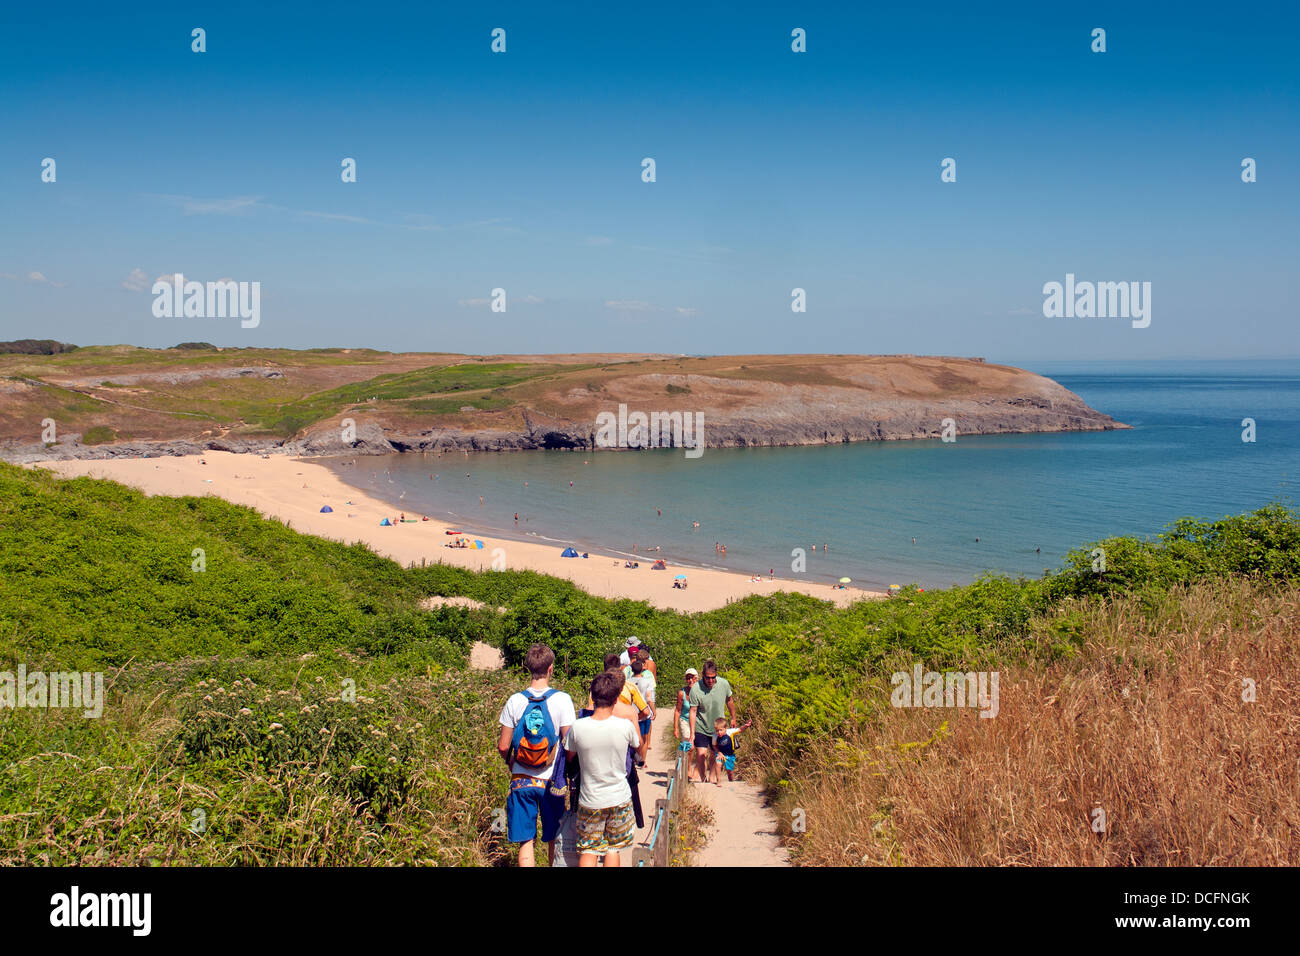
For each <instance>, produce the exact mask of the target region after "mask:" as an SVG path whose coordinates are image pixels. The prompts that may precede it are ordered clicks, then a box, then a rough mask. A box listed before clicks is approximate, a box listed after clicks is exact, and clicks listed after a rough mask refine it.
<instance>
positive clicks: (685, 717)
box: [673, 667, 700, 781]
mask: <svg viewBox="0 0 1300 956" xmlns="http://www.w3.org/2000/svg"><path fill="white" fill-rule="evenodd" d="M699 676H700V672H699V671H697V670H696V669H695V668H694V667H688V668H686V684H685V686H684V687H682V689H681V690H679V691H678V692H677V703H676V704H675V705H674V706H673V736H674V737H675V738H676V739H677V749H678V750H681V751H685V752H687V753H689V752H690V750H691V705H690V696H691V688H692V687H694V686H695V682H696V681H697V680H698V679H699ZM686 779H687V781H691V780H696V779H698V777H697V775H696V773H695V761H694V760H688V762H687V764H686Z"/></svg>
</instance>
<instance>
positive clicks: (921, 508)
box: [333, 360, 1300, 587]
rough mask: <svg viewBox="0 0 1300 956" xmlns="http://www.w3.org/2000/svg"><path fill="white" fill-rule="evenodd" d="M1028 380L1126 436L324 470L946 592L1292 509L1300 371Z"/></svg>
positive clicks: (582, 543)
mask: <svg viewBox="0 0 1300 956" xmlns="http://www.w3.org/2000/svg"><path fill="white" fill-rule="evenodd" d="M1025 367H1027V368H1030V369H1032V370H1033V371H1035V372H1039V373H1041V374H1043V375H1047V376H1049V377H1051V378H1054V379H1056V380H1057V381H1059V382H1060V383H1061V384H1062V385H1064V386H1065V387H1066V388H1069V389H1071V390H1072V391H1074V392H1076V393H1077V394H1079V395H1080V396H1081V397H1082V398H1083V399H1084V401H1086V402H1087V403H1088V404H1089V405H1091V406H1092V407H1094V408H1096V409H1099V410H1100V411H1103V412H1106V413H1108V414H1110V415H1113V416H1114V417H1115V418H1117V419H1118V420H1120V421H1122V422H1125V423H1127V424H1129V425H1132V426H1133V429H1132V430H1131V431H1113V432H1101V433H1086V434H1058V435H1005V436H993V437H985V438H978V437H961V436H959V437H958V439H957V441H956V442H954V443H949V444H945V443H943V442H940V441H937V440H935V441H923V442H916V441H900V442H862V443H859V444H852V445H832V446H817V447H808V448H762V449H709V450H707V451H706V452H705V453H704V455H703V456H702V457H700V458H698V459H694V460H692V459H687V458H685V457H684V455H683V454H682V453H681V452H680V451H676V452H674V451H671V450H657V451H644V452H601V453H595V454H593V453H590V452H576V453H575V452H563V451H551V452H541V451H537V452H516V453H484V454H476V455H471V456H470V457H468V458H466V457H465V456H463V455H462V454H460V453H455V454H447V455H444V456H442V457H440V458H439V457H436V456H430V457H428V458H423V457H421V456H420V455H395V456H391V457H388V458H360V459H358V460H357V461H358V464H357V466H356V467H351V466H340V465H339V464H338V463H337V462H336V463H334V465H333V467H334V468H335V470H336V471H337V473H338V474H339V475H340V477H342V478H343V479H344V480H346V481H348V482H350V483H352V484H354V485H356V486H357V487H360V488H363V489H365V490H366V491H368V492H370V493H372V494H375V495H377V496H379V497H381V498H384V499H385V500H388V501H390V502H392V503H393V504H394V506H395V507H396V508H399V509H400V510H403V511H405V512H406V514H407V515H411V514H428V515H429V516H431V517H434V516H441V517H449V518H452V519H454V520H455V521H456V522H458V523H461V524H463V525H464V526H465V528H466V530H469V531H478V532H481V533H483V534H497V535H498V536H505V537H528V538H530V539H533V540H536V539H539V538H540V539H543V540H550V541H552V542H554V543H555V544H556V546H557V548H558V547H560V546H562V545H566V544H572V545H574V546H575V547H577V548H578V549H579V550H584V549H590V550H600V551H602V552H613V553H620V554H621V553H630V552H631V550H632V545H633V544H634V543H635V544H636V545H637V549H638V553H640V554H644V553H645V548H646V547H647V546H659V547H661V548H662V549H663V550H662V552H659V553H660V554H662V556H664V557H665V558H667V559H668V560H669V561H670V563H678V564H694V565H699V566H710V567H721V568H727V569H730V570H735V571H741V572H746V573H751V572H760V571H761V572H762V573H764V574H766V572H767V571H768V569H769V568H775V569H776V573H777V575H778V576H784V577H787V578H791V577H796V575H794V574H792V573H791V570H790V568H791V560H792V559H791V551H792V549H794V548H804V549H805V550H806V551H807V556H808V569H807V572H806V577H808V578H811V579H814V580H819V581H832V580H834V579H836V578H839V577H841V576H848V577H851V578H853V580H854V582H855V583H858V584H861V585H863V586H867V587H871V586H883V585H887V584H892V583H899V584H906V583H909V582H913V581H915V582H917V583H920V584H922V585H923V586H927V587H942V586H947V585H949V584H953V583H966V582H969V581H971V580H973V579H974V578H975V577H976V576H978V575H979V574H980V573H981V572H984V571H1000V572H1006V573H1010V574H1025V575H1029V576H1034V577H1036V576H1038V575H1040V574H1041V573H1042V571H1043V570H1044V569H1045V568H1049V567H1057V566H1059V564H1060V561H1061V559H1062V557H1063V555H1064V554H1065V553H1066V552H1067V551H1069V550H1070V549H1072V548H1075V547H1078V546H1080V545H1082V544H1084V543H1086V542H1090V541H1093V540H1096V539H1098V538H1103V537H1107V536H1109V535H1116V534H1136V535H1154V534H1156V533H1158V532H1159V531H1161V530H1162V528H1163V527H1164V526H1165V525H1166V524H1167V523H1169V522H1171V521H1173V520H1174V519H1176V518H1178V517H1181V516H1183V515H1193V516H1197V517H1203V518H1218V517H1222V516H1223V515H1227V514H1235V513H1239V512H1242V511H1247V510H1251V509H1254V508H1258V507H1260V506H1262V505H1264V504H1267V503H1268V502H1270V501H1282V502H1284V503H1286V504H1288V505H1292V506H1294V504H1295V502H1294V499H1293V494H1294V488H1293V486H1292V482H1293V481H1294V480H1295V478H1296V476H1297V474H1300V361H1296V360H1285V361H1253V362H1244V361H1235V362H1162V363H1138V362H1130V363H1124V362H1106V363H1100V362H1095V363H1063V362H1041V363H1026V365H1025ZM1243 418H1253V419H1254V420H1255V422H1256V430H1257V440H1256V441H1255V442H1254V443H1253V444H1248V443H1245V442H1243V441H1242V430H1243V429H1242V424H1241V422H1242V419H1243ZM706 426H707V422H706ZM467 472H468V477H466V473H467ZM430 475H436V476H437V477H435V478H430ZM570 482H572V483H573V485H572V487H570V484H569V483H570ZM480 495H482V496H483V505H482V506H480V505H479V496H480ZM656 509H659V510H660V511H662V515H660V514H659V513H657V511H656ZM516 511H518V512H519V523H518V526H517V527H516V525H515V523H514V519H513V515H514V512H516ZM695 521H698V522H699V523H700V527H699V528H698V529H695V528H693V527H692V522H695ZM914 537H915V539H916V542H915V544H913V541H912V539H913V538H914ZM976 539H978V541H977V540H976ZM718 541H720V542H722V543H724V544H725V545H726V546H727V554H726V556H725V557H719V556H718V555H717V554H715V552H714V543H715V542H718ZM814 544H815V545H817V548H818V550H817V551H816V552H813V551H812V550H811V549H812V546H813V545H814ZM824 544H828V545H829V546H830V550H829V553H827V552H825V551H823V549H822V546H823V545H824Z"/></svg>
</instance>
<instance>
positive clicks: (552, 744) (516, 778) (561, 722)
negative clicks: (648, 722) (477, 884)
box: [497, 644, 576, 866]
mask: <svg viewBox="0 0 1300 956" xmlns="http://www.w3.org/2000/svg"><path fill="white" fill-rule="evenodd" d="M524 666H526V667H527V668H528V673H529V674H530V675H531V676H532V681H531V682H530V683H529V685H528V687H527V689H525V690H522V691H520V692H519V693H516V694H512V695H511V696H510V699H509V700H507V701H506V704H505V707H503V708H502V709H501V737H500V739H499V740H498V741H497V752H498V753H500V754H501V758H502V759H503V760H505V762H506V766H508V767H509V768H510V796H509V797H507V798H506V821H507V838H508V839H509V840H510V842H511V843H518V844H519V865H520V866H533V860H534V852H533V841H534V840H535V839H536V838H537V820H538V818H539V817H540V818H541V821H542V840H543V841H544V842H545V843H547V844H548V847H549V852H550V853H551V854H552V855H554V852H555V846H554V843H555V835H556V833H557V832H558V831H559V828H560V819H561V817H563V815H564V797H563V796H557V795H555V794H553V793H552V792H551V791H550V789H549V786H548V785H550V784H551V782H552V778H553V776H554V775H555V774H556V765H557V762H559V763H561V764H562V761H557V758H558V757H560V755H561V751H562V748H563V746H564V738H565V737H566V736H567V734H568V733H569V728H570V727H572V726H573V724H574V721H575V720H576V715H575V713H574V710H573V699H572V698H571V697H570V696H569V695H568V694H566V693H564V692H563V691H559V690H556V689H554V688H553V687H551V686H550V681H551V676H552V674H553V673H554V672H555V652H554V651H552V650H551V649H550V648H549V647H547V646H546V645H545V644H534V645H533V646H532V647H530V648H528V653H527V654H525V655H524ZM563 784H564V781H563V778H561V779H560V780H559V781H558V786H557V789H558V790H559V791H560V792H561V793H562V792H563Z"/></svg>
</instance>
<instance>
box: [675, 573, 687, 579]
mask: <svg viewBox="0 0 1300 956" xmlns="http://www.w3.org/2000/svg"><path fill="white" fill-rule="evenodd" d="M676 580H678V581H685V580H686V575H684V574H679V575H677V578H676Z"/></svg>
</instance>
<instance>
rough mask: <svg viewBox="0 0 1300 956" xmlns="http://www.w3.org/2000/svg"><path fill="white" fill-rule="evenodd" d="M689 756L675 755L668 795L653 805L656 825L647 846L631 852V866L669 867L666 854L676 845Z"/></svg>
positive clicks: (686, 753)
mask: <svg viewBox="0 0 1300 956" xmlns="http://www.w3.org/2000/svg"><path fill="white" fill-rule="evenodd" d="M690 755H691V752H690V751H689V750H678V751H677V763H675V764H674V765H673V772H672V775H671V776H670V777H669V778H668V793H667V795H666V796H663V797H660V798H659V799H658V800H656V801H655V821H654V825H653V826H652V827H651V828H650V840H649V843H648V844H647V845H646V846H639V847H636V848H635V849H634V850H633V851H632V865H633V866H667V865H668V854H669V853H670V852H671V848H672V846H673V844H674V843H675V842H676V837H677V832H678V823H677V814H678V813H680V812H681V808H682V793H683V792H684V791H685V789H686V767H687V763H686V761H687V760H688V759H689V758H690Z"/></svg>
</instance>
